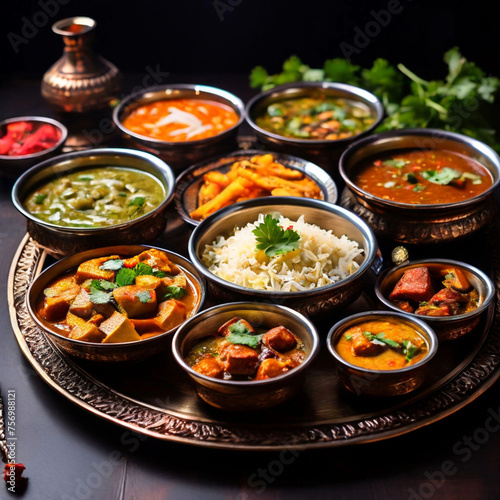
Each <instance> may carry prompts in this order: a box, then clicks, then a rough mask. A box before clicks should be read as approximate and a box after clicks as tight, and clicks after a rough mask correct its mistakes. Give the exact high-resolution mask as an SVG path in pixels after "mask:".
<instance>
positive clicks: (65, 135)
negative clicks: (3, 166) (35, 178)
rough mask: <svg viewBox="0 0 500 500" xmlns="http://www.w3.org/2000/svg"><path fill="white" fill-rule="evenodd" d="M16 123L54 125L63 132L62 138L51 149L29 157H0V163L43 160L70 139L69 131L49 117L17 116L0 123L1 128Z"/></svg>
mask: <svg viewBox="0 0 500 500" xmlns="http://www.w3.org/2000/svg"><path fill="white" fill-rule="evenodd" d="M16 122H40V123H48V124H49V125H53V126H54V127H56V128H58V129H59V130H60V131H61V137H60V138H59V141H58V142H57V143H56V144H54V145H53V146H51V147H50V148H47V149H44V150H42V151H37V152H36V153H31V154H29V155H20V156H14V155H0V162H4V161H6V162H8V161H11V162H12V163H14V162H15V161H16V160H17V161H19V160H36V159H37V158H43V157H44V156H45V155H46V154H50V153H52V152H53V151H55V150H56V149H57V148H60V147H61V145H63V144H64V143H65V142H66V139H67V138H68V129H67V128H66V127H65V126H64V125H63V124H62V123H61V122H59V121H57V120H54V118H49V117H47V116H16V117H14V118H7V119H5V120H2V121H0V128H1V127H3V126H4V125H7V124H9V123H16Z"/></svg>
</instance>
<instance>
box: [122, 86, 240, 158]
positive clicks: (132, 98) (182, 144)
mask: <svg viewBox="0 0 500 500" xmlns="http://www.w3.org/2000/svg"><path fill="white" fill-rule="evenodd" d="M168 90H170V91H175V90H184V91H192V92H193V93H194V96H195V97H196V94H197V93H199V92H205V93H207V94H213V95H215V96H218V97H221V98H223V99H224V100H225V101H227V103H229V104H230V105H231V107H232V108H233V109H234V110H235V111H236V112H237V114H238V121H237V122H236V123H235V124H234V125H233V126H232V127H230V128H228V129H227V130H223V131H222V132H220V133H219V134H217V135H215V136H212V137H205V138H204V139H196V140H190V141H177V142H172V141H162V140H160V139H155V138H154V137H148V136H146V135H141V134H137V133H136V132H133V131H132V130H129V129H128V128H127V127H125V126H124V125H123V123H122V118H121V116H120V115H121V113H122V112H123V111H124V110H125V109H126V107H127V106H129V105H130V104H133V103H135V102H137V105H138V106H139V105H140V102H141V101H142V100H143V99H145V98H146V96H147V95H148V94H155V93H158V94H160V96H159V98H158V99H157V100H158V101H164V100H169V97H168V96H167V95H166V92H167V91H168ZM161 94H162V95H163V98H162V97H161ZM173 97H174V98H175V96H173ZM148 102H150V101H149V100H148ZM151 102H152V101H151ZM244 119H245V105H244V104H243V101H242V100H241V99H240V98H239V97H238V96H236V95H235V94H232V93H231V92H229V91H227V90H224V89H219V88H217V87H212V86H209V85H199V84H192V83H172V84H168V85H156V86H153V87H146V88H144V89H141V90H138V91H137V92H134V93H132V94H130V95H128V96H127V97H125V98H124V99H123V100H122V101H121V102H120V103H119V104H118V106H116V107H115V108H114V110H113V121H114V123H115V125H116V126H117V127H118V128H119V129H120V130H121V131H122V132H123V133H124V134H126V135H129V136H130V137H133V138H134V139H135V140H137V141H139V142H142V143H145V144H149V145H151V146H155V147H158V148H171V149H175V148H189V147H190V146H193V147H194V146H198V145H203V144H210V143H212V142H214V141H217V140H219V139H221V138H223V137H225V136H226V135H228V134H230V133H232V132H233V131H234V130H235V129H237V128H238V127H239V126H240V125H241V124H242V123H243V120H244Z"/></svg>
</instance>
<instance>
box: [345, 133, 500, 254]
mask: <svg viewBox="0 0 500 500" xmlns="http://www.w3.org/2000/svg"><path fill="white" fill-rule="evenodd" d="M432 149H440V150H449V151H453V152H457V153H461V154H465V155H467V156H469V157H470V158H472V159H474V160H476V161H478V162H479V163H481V164H482V165H483V166H484V167H485V168H487V169H488V171H489V172H490V174H491V176H492V178H493V185H492V186H491V187H490V188H489V189H487V190H486V191H484V192H483V193H482V194H480V195H478V196H475V197H474V198H471V199H469V200H464V201H461V202H456V203H441V204H434V205H433V204H425V205H424V204H422V205H416V204H410V203H400V202H395V201H391V200H385V199H383V198H380V197H377V196H374V195H372V194H371V193H369V192H367V191H365V190H363V189H360V188H359V187H358V186H357V185H356V183H355V181H354V179H353V177H354V175H353V174H354V172H355V170H356V167H357V166H358V165H359V163H360V162H362V161H363V160H365V159H366V158H368V157H372V156H373V155H377V154H386V153H388V152H390V151H404V150H408V151H418V150H432ZM339 172H340V175H341V177H342V179H343V181H344V182H345V184H346V189H345V190H344V192H343V193H342V196H341V201H340V204H341V205H342V206H344V207H346V208H348V209H350V210H352V211H354V212H355V213H356V214H358V215H359V216H360V217H362V218H363V219H364V220H365V221H367V222H368V223H369V224H370V226H371V227H372V228H373V230H374V231H375V233H376V234H377V235H381V236H384V237H388V238H390V239H392V240H394V241H397V242H400V243H409V244H428V243H442V242H449V241H451V240H455V239H457V238H462V237H465V236H469V235H470V234H473V233H474V232H476V231H478V230H479V229H481V228H483V227H485V226H486V225H487V224H489V223H490V222H491V221H492V219H493V217H494V214H495V204H494V201H493V196H492V195H493V191H494V190H495V189H496V188H497V187H498V185H499V183H500V158H499V156H498V155H497V153H496V152H495V151H494V150H493V149H492V148H490V147H489V146H487V145H486V144H484V143H482V142H480V141H478V140H476V139H473V138H471V137H468V136H465V135H462V134H457V133H454V132H448V131H445V130H439V129H404V130H394V131H388V132H382V133H379V134H374V135H371V136H369V137H365V138H362V139H359V140H357V141H356V142H354V143H353V144H351V145H350V146H349V147H348V148H347V149H346V150H345V151H344V153H343V154H342V155H341V157H340V160H339Z"/></svg>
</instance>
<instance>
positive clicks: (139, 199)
mask: <svg viewBox="0 0 500 500" xmlns="http://www.w3.org/2000/svg"><path fill="white" fill-rule="evenodd" d="M144 203H146V198H144V196H136V197H135V198H134V199H133V200H130V201H129V202H128V205H127V206H129V207H130V206H136V207H139V208H140V207H142V206H143V205H144Z"/></svg>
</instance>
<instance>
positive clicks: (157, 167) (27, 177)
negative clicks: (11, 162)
mask: <svg viewBox="0 0 500 500" xmlns="http://www.w3.org/2000/svg"><path fill="white" fill-rule="evenodd" d="M99 166H115V167H124V168H131V169H137V170H139V171H144V172H147V173H149V174H151V175H153V176H154V177H156V178H157V179H158V180H159V181H160V182H161V183H162V185H163V188H164V190H165V196H164V199H163V201H162V202H161V203H160V204H159V205H158V206H157V207H156V208H155V209H153V210H152V211H150V212H148V213H147V214H144V215H142V216H140V217H137V218H136V219H132V220H130V221H127V222H123V223H120V224H114V225H110V226H106V227H96V228H88V227H87V228H85V227H64V226H57V225H55V224H51V223H49V222H45V221H42V220H41V219H38V218H37V217H35V216H34V215H32V214H30V213H29V212H28V211H27V210H26V208H25V207H24V205H23V202H24V200H25V199H26V197H27V196H28V195H29V194H30V193H31V192H32V191H33V190H34V189H36V187H37V186H39V185H41V184H44V183H46V182H49V181H50V180H52V179H54V178H57V177H60V176H64V175H66V174H68V173H69V172H73V171H77V170H82V169H88V168H95V167H99ZM174 186H175V177H174V173H173V171H172V169H171V168H170V167H169V166H168V165H167V164H166V163H165V162H163V161H162V160H161V159H159V158H157V157H156V156H154V155H151V154H149V153H146V152H143V151H136V150H132V149H121V148H100V149H92V150H85V151H77V152H73V153H66V154H63V155H59V156H56V157H54V158H51V159H49V160H46V161H44V162H42V163H40V164H38V165H36V166H34V167H32V168H31V169H29V170H28V171H27V172H25V173H24V174H23V175H22V176H21V177H19V179H17V181H16V183H15V184H14V187H13V189H12V202H13V204H14V206H15V207H16V209H17V210H18V211H19V212H20V213H21V214H22V215H24V217H25V218H26V220H27V228H28V233H29V234H30V235H31V236H32V238H33V239H34V240H35V241H36V242H37V244H38V245H39V246H41V247H42V248H44V249H45V250H46V251H47V252H48V253H49V254H50V255H52V256H54V257H56V258H61V257H65V256H67V255H73V254H75V253H78V252H81V251H84V250H88V249H91V248H96V247H99V246H105V245H109V243H111V242H112V243H114V244H117V245H119V244H122V245H124V244H131V243H137V242H141V243H148V242H151V241H153V240H154V239H155V238H156V237H157V236H159V235H160V234H161V232H162V231H163V230H164V229H165V227H166V223H167V221H166V216H165V210H166V208H167V206H168V205H169V203H170V202H171V201H172V199H173V196H174Z"/></svg>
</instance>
